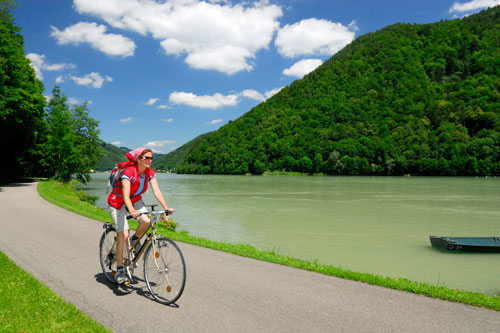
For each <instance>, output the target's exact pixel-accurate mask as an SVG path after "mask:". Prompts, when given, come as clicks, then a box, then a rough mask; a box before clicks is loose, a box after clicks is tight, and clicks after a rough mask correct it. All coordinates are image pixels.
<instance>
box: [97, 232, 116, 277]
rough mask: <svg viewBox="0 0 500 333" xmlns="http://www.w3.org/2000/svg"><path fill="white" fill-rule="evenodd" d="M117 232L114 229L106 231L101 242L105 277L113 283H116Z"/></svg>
mask: <svg viewBox="0 0 500 333" xmlns="http://www.w3.org/2000/svg"><path fill="white" fill-rule="evenodd" d="M116 239H117V234H116V230H115V228H113V227H110V228H108V229H106V230H105V231H104V232H103V233H102V236H101V240H100V241H99V261H100V262H101V268H102V272H103V273H104V277H105V278H106V280H108V281H109V282H111V283H116V279H115V274H116V270H117V266H116Z"/></svg>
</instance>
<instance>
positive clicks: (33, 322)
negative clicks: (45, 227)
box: [0, 252, 109, 332]
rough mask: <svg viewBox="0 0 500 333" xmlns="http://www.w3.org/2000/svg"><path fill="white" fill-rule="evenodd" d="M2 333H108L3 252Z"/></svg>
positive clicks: (0, 275)
mask: <svg viewBox="0 0 500 333" xmlns="http://www.w3.org/2000/svg"><path fill="white" fill-rule="evenodd" d="M0 267H2V269H0V281H1V283H0V295H2V296H1V297H0V332H61V331H66V332H71V331H78V332H109V330H108V329H106V328H105V327H104V326H102V325H101V324H99V323H97V322H95V321H94V320H92V319H91V318H90V317H88V316H87V315H86V314H84V313H83V312H81V311H79V310H78V309H77V308H76V306H74V305H73V304H70V303H68V302H66V301H65V300H64V299H63V298H62V297H60V296H58V295H57V294H55V293H54V292H53V291H52V290H50V289H49V288H48V287H46V286H45V285H44V284H42V283H41V282H40V281H38V280H37V279H35V278H34V277H32V276H31V275H30V274H29V273H27V272H26V271H24V270H23V269H21V268H20V267H18V266H16V265H15V264H14V263H13V262H12V261H11V260H10V259H9V258H7V256H6V255H5V254H4V253H3V252H0Z"/></svg>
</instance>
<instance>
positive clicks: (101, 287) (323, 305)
mask: <svg viewBox="0 0 500 333" xmlns="http://www.w3.org/2000/svg"><path fill="white" fill-rule="evenodd" d="M0 210H1V213H0V251H3V252H4V253H5V254H6V255H7V256H8V257H9V258H11V260H13V261H14V262H15V263H17V264H18V265H19V266H20V267H22V268H24V269H25V270H26V271H28V272H30V273H31V274H33V276H35V277H36V278H37V279H39V280H40V281H41V282H43V283H44V284H46V285H47V286H49V287H50V288H51V289H52V290H54V291H55V292H56V293H58V294H59V295H61V296H62V297H64V298H65V299H66V300H68V301H69V302H71V303H73V304H74V305H76V306H77V307H78V308H80V309H81V310H82V311H84V312H85V313H87V314H88V315H90V316H91V317H92V318H94V319H95V320H96V321H98V322H100V323H102V324H103V325H105V326H106V327H108V328H109V329H111V330H112V331H114V332H235V331H238V332H366V331H368V332H445V331H454V332H500V312H496V311H492V310H487V309H482V308H477V307H472V306H467V305H463V304H456V303H450V302H446V301H441V300H436V299H431V298H427V297H424V296H418V295H414V294H410V293H405V292H400V291H395V290H391V289H386V288H381V287H376V286H371V285H367V284H364V283H359V282H353V281H348V280H343V279H338V278H335V277H329V276H324V275H321V274H316V273H311V272H306V271H301V270H298V269H293V268H289V267H284V266H280V265H275V264H270V263H266V262H261V261H257V260H253V259H247V258H242V257H238V256H234V255H230V254H226V253H222V252H217V251H213V250H209V249H204V248H200V247H196V246H191V245H188V244H182V243H181V244H179V245H180V247H181V249H182V252H183V254H184V256H185V259H186V263H187V282H186V288H185V290H184V294H183V295H182V297H181V298H180V299H179V300H178V302H177V304H176V306H165V305H162V304H159V303H157V302H155V301H154V300H153V299H152V298H151V296H150V295H149V292H148V289H147V287H146V285H145V282H144V280H143V276H142V270H136V274H135V275H136V276H137V277H138V278H139V282H138V283H137V284H135V285H134V286H132V287H130V288H127V289H124V288H119V287H117V286H116V285H112V284H110V283H108V282H107V281H106V280H105V278H104V276H103V274H102V271H101V267H100V264H99V255H98V252H99V238H100V236H101V234H102V232H103V229H102V223H100V222H97V221H94V220H91V219H88V218H85V217H82V216H79V215H76V214H73V213H71V212H68V211H65V210H63V209H61V208H59V207H56V206H54V205H52V204H50V203H48V202H46V201H45V200H43V199H42V198H41V197H40V196H39V195H38V193H37V190H36V183H22V184H13V185H9V186H6V187H4V188H2V189H0ZM139 267H141V266H139ZM0 269H1V268H0ZM464 269H466V267H464ZM0 283H1V281H0ZM19 320H21V318H19Z"/></svg>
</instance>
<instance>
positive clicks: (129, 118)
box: [120, 117, 132, 124]
mask: <svg viewBox="0 0 500 333" xmlns="http://www.w3.org/2000/svg"><path fill="white" fill-rule="evenodd" d="M131 121H132V117H128V118H122V119H120V122H121V123H124V124H125V123H130V122H131Z"/></svg>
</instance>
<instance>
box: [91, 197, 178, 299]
mask: <svg viewBox="0 0 500 333" xmlns="http://www.w3.org/2000/svg"><path fill="white" fill-rule="evenodd" d="M148 206H150V207H151V212H148V213H144V214H148V217H150V220H151V225H150V229H148V230H151V232H149V233H148V232H146V233H145V235H143V237H141V238H144V237H146V241H145V242H144V243H143V244H142V246H141V248H140V250H139V252H137V254H135V253H134V251H133V250H134V246H135V244H136V243H137V242H139V241H140V239H138V240H137V241H136V242H134V244H131V243H130V238H129V239H128V240H127V245H126V246H125V256H124V258H123V268H124V270H125V272H126V274H127V277H128V279H129V281H128V283H134V276H133V274H134V269H135V268H137V267H138V261H139V259H140V257H141V256H142V255H143V254H144V266H143V271H144V280H145V281H146V285H147V287H148V289H149V292H150V293H151V295H152V296H153V298H154V299H155V300H156V301H158V302H160V303H162V304H167V305H168V304H172V303H175V302H176V301H177V300H178V299H179V297H181V295H182V292H183V291H184V286H185V284H186V264H185V262H184V256H183V255H182V252H181V250H180V248H179V247H178V246H177V244H176V243H175V242H174V241H173V240H171V239H168V238H166V237H160V236H159V235H157V234H156V224H157V223H158V222H160V219H161V216H160V215H161V214H163V213H165V214H166V215H170V214H171V212H170V211H159V212H155V211H154V207H155V206H156V205H148ZM130 218H132V216H130V215H129V216H127V219H130ZM103 228H104V229H105V230H104V232H103V234H102V236H101V240H100V242H99V259H100V262H101V268H102V271H103V273H104V276H105V277H106V279H107V280H108V281H109V282H111V283H115V284H116V283H117V282H116V280H115V277H114V276H115V274H116V270H117V264H116V244H117V240H118V234H117V233H116V229H115V226H114V225H113V224H112V223H105V224H104V226H103ZM146 234H147V235H146Z"/></svg>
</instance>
